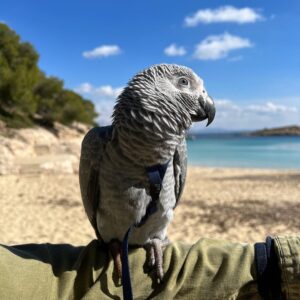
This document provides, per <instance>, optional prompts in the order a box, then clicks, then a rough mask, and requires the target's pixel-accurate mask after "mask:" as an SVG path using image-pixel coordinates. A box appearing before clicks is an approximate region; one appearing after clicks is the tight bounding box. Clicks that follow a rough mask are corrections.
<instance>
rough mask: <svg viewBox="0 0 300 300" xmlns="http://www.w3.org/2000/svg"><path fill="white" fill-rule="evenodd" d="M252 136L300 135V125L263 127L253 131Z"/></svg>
mask: <svg viewBox="0 0 300 300" xmlns="http://www.w3.org/2000/svg"><path fill="white" fill-rule="evenodd" d="M250 135H252V136H300V126H285V127H277V128H265V129H262V130H257V131H253V132H251V133H250Z"/></svg>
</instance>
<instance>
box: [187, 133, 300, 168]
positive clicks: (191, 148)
mask: <svg viewBox="0 0 300 300" xmlns="http://www.w3.org/2000/svg"><path fill="white" fill-rule="evenodd" d="M188 153H189V157H188V163H189V164H190V165H197V166H209V167H246V168H272V169H276V168H277V169H300V137H246V136H230V135H218V136H213V135H211V136H204V137H201V136H200V137H198V139H196V140H189V141H188Z"/></svg>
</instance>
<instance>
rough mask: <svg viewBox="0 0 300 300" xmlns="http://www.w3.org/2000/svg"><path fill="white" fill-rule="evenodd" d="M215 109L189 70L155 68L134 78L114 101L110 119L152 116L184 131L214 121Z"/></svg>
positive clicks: (202, 85)
mask: <svg viewBox="0 0 300 300" xmlns="http://www.w3.org/2000/svg"><path fill="white" fill-rule="evenodd" d="M215 111H216V110H215V106H214V102H213V100H212V98H211V97H210V96H209V95H208V93H207V91H206V89H205V87H204V83H203V80H202V79H201V78H200V77H199V76H197V75H196V74H195V73H194V72H193V71H192V70H191V69H190V68H188V67H185V66H180V65H175V64H159V65H154V66H151V67H150V68H148V69H145V70H143V71H142V72H140V73H138V74H136V75H135V76H134V77H133V78H132V79H131V80H130V81H129V83H128V85H127V87H126V88H125V89H124V90H123V92H122V93H121V95H120V96H119V98H118V102H117V104H116V106H115V110H114V114H113V119H114V123H115V124H116V123H118V122H119V121H121V120H122V119H124V117H125V116H127V119H128V118H135V119H137V120H138V119H141V118H144V119H148V120H149V119H152V117H151V116H153V115H155V116H158V117H160V118H161V119H162V120H164V121H165V122H164V123H166V124H170V126H172V127H173V128H174V126H175V127H178V128H180V129H183V130H185V129H188V128H189V127H190V125H191V123H192V122H197V121H203V120H205V119H207V126H208V125H209V124H210V123H211V122H212V121H213V120H214V117H215Z"/></svg>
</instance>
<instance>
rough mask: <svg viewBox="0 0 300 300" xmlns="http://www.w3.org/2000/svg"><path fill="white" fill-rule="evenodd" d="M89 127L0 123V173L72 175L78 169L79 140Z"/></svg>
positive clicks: (82, 125) (74, 124)
mask: <svg viewBox="0 0 300 300" xmlns="http://www.w3.org/2000/svg"><path fill="white" fill-rule="evenodd" d="M88 130H89V126H87V125H85V124H81V123H76V122H74V123H72V124H71V125H70V126H65V125H63V124H60V123H54V125H53V127H52V128H51V129H49V128H45V127H40V126H39V127H33V128H22V129H15V128H8V127H6V126H5V124H4V123H3V122H0V175H11V174H20V175H21V174H23V175H26V174H73V173H77V172H78V165H79V155H80V147H81V142H82V139H83V137H84V135H85V133H86V132H87V131H88Z"/></svg>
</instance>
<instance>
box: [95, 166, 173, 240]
mask: <svg viewBox="0 0 300 300" xmlns="http://www.w3.org/2000/svg"><path fill="white" fill-rule="evenodd" d="M105 165H107V166H105ZM101 169H102V172H101V174H100V186H101V203H100V204H99V209H98V214H97V224H98V229H99V232H100V235H101V236H102V238H103V239H104V241H105V242H109V241H110V240H111V239H113V238H116V239H119V240H122V239H123V237H124V235H125V232H126V231H127V229H128V228H129V227H130V226H131V225H133V224H134V223H137V222H139V221H140V220H141V218H142V217H143V216H144V215H145V213H146V209H147V206H148V204H149V203H150V201H151V200H152V198H151V196H150V193H149V183H148V178H147V174H146V172H145V170H144V169H143V168H139V169H138V168H137V169H135V170H134V169H132V166H131V168H130V167H128V168H127V171H124V170H123V169H122V170H120V169H118V168H116V167H114V168H111V167H109V161H106V163H103V164H102V168H101ZM174 185H175V181H174V175H173V165H172V163H170V164H169V166H168V168H167V170H166V174H165V176H164V179H163V182H162V189H161V192H160V197H159V202H158V204H157V208H158V210H157V212H156V213H154V214H153V215H151V216H150V217H149V219H148V220H147V221H146V223H145V224H144V225H143V226H141V227H140V228H135V229H134V231H133V234H132V236H131V238H130V243H131V244H144V243H146V242H147V241H149V239H151V238H153V237H161V238H165V235H166V226H167V225H168V223H169V222H170V220H171V219H172V216H173V208H174V206H175V202H176V199H175V192H174Z"/></svg>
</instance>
